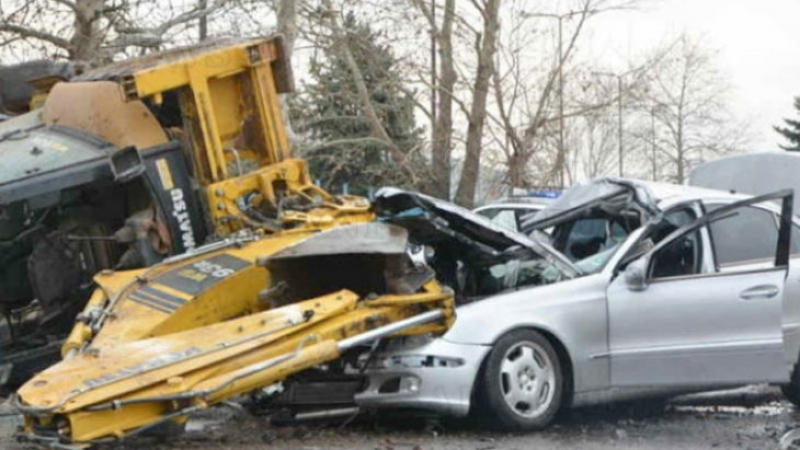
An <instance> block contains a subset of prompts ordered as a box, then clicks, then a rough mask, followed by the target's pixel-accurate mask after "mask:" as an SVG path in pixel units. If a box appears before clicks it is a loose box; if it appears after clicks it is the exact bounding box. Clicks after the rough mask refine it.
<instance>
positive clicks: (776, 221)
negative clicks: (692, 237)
mask: <svg viewBox="0 0 800 450" xmlns="http://www.w3.org/2000/svg"><path fill="white" fill-rule="evenodd" d="M720 204H721V202H720V201H719V200H713V201H709V202H706V203H705V204H704V205H703V208H704V209H705V210H706V211H708V206H710V205H715V206H716V205H720ZM722 205H723V206H725V205H724V204H722ZM747 208H752V209H754V210H756V211H760V212H762V213H764V214H767V215H768V216H770V218H771V219H772V220H771V221H772V223H773V225H774V226H775V233H776V237H777V239H776V244H777V243H778V242H779V241H780V234H779V233H780V226H781V224H780V214H778V213H776V212H775V211H773V210H771V209H769V208H767V207H765V206H763V205H755V204H754V205H750V206H748V207H747ZM742 209H744V208H742ZM719 220H729V218H721V219H719ZM790 221H791V219H790ZM710 225H711V224H710V223H709V226H707V227H706V228H707V230H708V235H709V238H710V240H711V249H712V251H711V253H712V258H713V260H714V269H715V271H717V272H720V271H726V269H727V270H737V268H738V267H740V266H749V265H753V264H763V263H765V262H768V261H769V260H770V259H771V257H770V256H764V257H759V258H750V259H743V260H738V261H733V262H726V263H720V258H719V255H718V245H717V244H718V243H717V242H716V241H715V239H714V233H713V231H712V230H711V228H712V227H711V226H710ZM791 227H794V224H793V223H792V224H791V226H790V230H789V232H790V233H789V234H790V236H791ZM789 246H790V248H789V253H790V254H791V252H792V249H791V237H790V241H789ZM773 255H774V252H773Z"/></svg>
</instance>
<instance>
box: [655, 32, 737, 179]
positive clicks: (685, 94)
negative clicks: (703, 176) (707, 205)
mask: <svg viewBox="0 0 800 450" xmlns="http://www.w3.org/2000/svg"><path fill="white" fill-rule="evenodd" d="M714 58H715V53H714V52H713V51H710V50H708V49H706V48H703V46H702V45H701V44H700V40H699V39H698V38H694V37H692V36H689V35H686V34H684V35H682V36H680V37H679V38H678V40H677V42H676V44H675V45H673V46H672V50H671V52H670V53H668V55H667V57H665V58H662V59H661V60H660V64H658V65H657V66H656V67H654V68H653V70H652V71H651V72H650V77H651V78H650V83H649V84H650V85H649V89H648V92H647V94H646V96H645V100H646V102H645V103H644V104H643V106H644V108H643V113H644V114H642V116H643V117H642V119H643V120H642V121H643V122H644V127H645V129H646V127H647V126H648V125H649V126H650V128H651V129H652V130H651V131H650V133H647V132H644V133H641V135H643V136H648V134H649V137H650V138H651V146H652V148H654V149H655V150H657V152H658V153H659V154H660V155H661V156H662V157H663V158H665V159H666V160H667V161H668V162H669V164H670V165H671V166H672V170H669V171H665V173H663V174H662V175H663V176H665V177H669V178H671V179H672V180H673V181H675V182H677V183H683V182H684V180H685V179H686V176H687V174H688V171H689V169H690V168H691V167H692V166H694V165H696V164H697V163H699V162H701V161H702V160H704V159H706V158H709V157H712V156H716V155H719V154H722V153H727V152H732V151H737V150H741V148H742V146H743V145H744V143H745V142H746V127H745V126H743V125H742V124H739V123H735V121H734V120H733V118H732V117H731V115H730V114H729V110H728V105H727V100H728V98H727V96H728V93H729V91H730V84H729V83H728V81H727V80H726V79H725V78H724V77H722V75H721V74H720V72H719V70H718V69H717V67H716V65H715V59H714ZM654 162H655V161H654Z"/></svg>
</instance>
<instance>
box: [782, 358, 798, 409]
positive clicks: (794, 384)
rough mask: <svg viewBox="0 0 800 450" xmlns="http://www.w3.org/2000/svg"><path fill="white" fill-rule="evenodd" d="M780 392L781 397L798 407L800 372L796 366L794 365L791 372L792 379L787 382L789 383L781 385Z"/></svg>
mask: <svg viewBox="0 0 800 450" xmlns="http://www.w3.org/2000/svg"><path fill="white" fill-rule="evenodd" d="M781 392H783V396H784V397H786V400H789V401H790V402H792V404H794V405H795V406H798V407H800V370H798V367H797V364H795V366H794V369H793V370H792V378H791V379H790V380H789V383H787V384H782V385H781Z"/></svg>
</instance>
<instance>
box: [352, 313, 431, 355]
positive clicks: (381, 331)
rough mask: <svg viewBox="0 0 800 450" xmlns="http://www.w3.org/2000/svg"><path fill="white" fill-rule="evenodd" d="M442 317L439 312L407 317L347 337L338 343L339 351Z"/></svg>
mask: <svg viewBox="0 0 800 450" xmlns="http://www.w3.org/2000/svg"><path fill="white" fill-rule="evenodd" d="M443 316H444V313H443V312H442V311H439V310H435V311H428V312H426V313H422V314H418V315H416V316H413V317H409V318H408V319H403V320H401V321H399V322H395V323H390V324H388V325H384V326H382V327H378V328H375V329H374V330H370V331H367V332H366V333H361V334H359V335H357V336H353V337H349V338H347V339H342V340H341V341H339V344H338V347H339V351H342V352H343V351H345V350H350V349H351V348H353V347H355V346H357V345H363V344H366V343H368V342H372V341H374V340H375V339H379V338H382V337H386V336H389V335H391V334H394V333H397V332H398V331H402V330H404V329H406V328H411V327H414V326H417V325H422V324H424V323H428V322H433V321H434V320H438V319H441V318H442V317H443Z"/></svg>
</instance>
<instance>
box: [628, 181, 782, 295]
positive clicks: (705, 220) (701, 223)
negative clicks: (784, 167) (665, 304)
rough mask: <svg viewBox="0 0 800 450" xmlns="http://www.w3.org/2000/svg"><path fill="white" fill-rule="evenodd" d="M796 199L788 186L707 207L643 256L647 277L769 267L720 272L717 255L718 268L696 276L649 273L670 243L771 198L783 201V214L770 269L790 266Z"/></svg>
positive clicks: (780, 217) (721, 274) (653, 279)
mask: <svg viewBox="0 0 800 450" xmlns="http://www.w3.org/2000/svg"><path fill="white" fill-rule="evenodd" d="M793 198H794V193H793V190H791V189H785V190H781V191H777V192H773V193H770V194H765V195H760V196H757V197H751V198H748V199H744V200H740V201H736V202H733V203H729V204H726V205H723V206H721V207H720V208H717V209H715V210H714V211H711V212H708V211H707V210H706V211H704V214H703V215H702V216H700V217H699V218H698V219H697V220H695V221H694V222H692V223H690V224H687V225H684V226H683V227H681V228H679V229H677V230H675V231H673V232H672V233H670V234H669V235H668V236H666V237H665V238H664V239H662V240H661V242H659V243H658V244H656V246H655V247H654V248H653V249H651V250H650V251H649V252H648V253H647V254H646V255H644V256H642V258H647V259H646V261H647V272H646V274H647V275H648V276H647V282H648V283H656V282H660V281H671V280H676V279H681V278H696V277H709V276H728V275H732V274H740V273H743V272H750V271H755V272H761V271H764V270H765V269H763V268H756V269H752V270H746V271H735V272H730V271H725V272H720V271H719V267H718V264H717V263H716V258H715V259H714V266H715V269H716V270H715V271H714V272H712V273H699V274H694V275H684V276H678V277H666V278H651V277H650V276H649V274H650V273H651V266H652V263H653V255H655V254H657V253H658V252H660V251H661V250H662V249H664V248H665V247H666V246H668V245H670V244H671V243H673V242H674V241H676V240H677V239H680V238H682V237H684V236H686V235H688V234H689V233H692V232H695V231H697V230H701V229H703V228H704V227H705V228H707V227H708V224H710V223H712V222H714V221H717V220H723V219H724V218H726V217H727V216H728V215H729V214H731V213H733V212H734V211H736V210H737V209H740V208H745V207H750V206H753V205H757V204H759V203H764V202H768V201H770V200H781V212H780V216H779V220H780V226H779V228H778V240H777V243H776V248H775V253H774V259H773V265H772V267H770V268H769V269H768V270H773V269H777V268H786V267H788V265H789V257H790V254H791V248H790V246H791V245H790V244H791V240H790V239H791V227H792V225H793V221H792V201H793ZM708 235H709V239H710V242H709V243H710V245H711V248H712V253H713V251H714V247H713V245H714V243H713V237H711V233H710V232H709V233H708Z"/></svg>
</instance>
